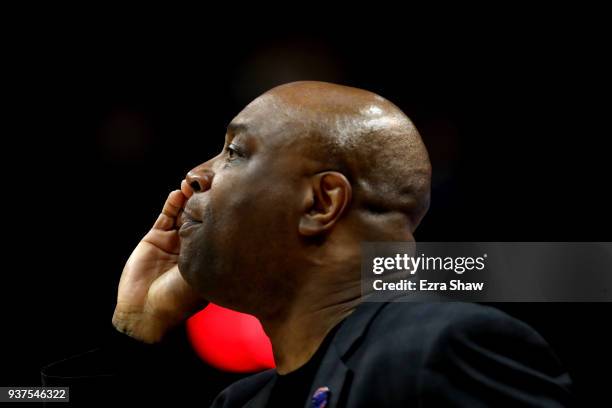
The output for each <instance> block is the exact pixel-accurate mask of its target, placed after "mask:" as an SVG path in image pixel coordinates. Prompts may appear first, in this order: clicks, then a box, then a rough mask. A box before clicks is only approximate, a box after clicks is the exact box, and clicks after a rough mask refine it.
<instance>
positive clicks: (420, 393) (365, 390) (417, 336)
mask: <svg viewBox="0 0 612 408" xmlns="http://www.w3.org/2000/svg"><path fill="white" fill-rule="evenodd" d="M276 377H277V374H276V373H275V371H274V370H268V371H264V372H261V373H259V374H256V375H253V376H251V377H247V378H245V379H242V380H240V381H238V382H237V383H235V384H232V385H231V386H229V387H228V388H227V389H225V390H224V391H223V392H222V393H221V394H220V395H219V396H218V397H217V399H216V400H215V402H214V403H213V407H215V408H221V407H223V408H230V407H231V408H233V407H249V408H258V407H265V406H266V402H267V400H268V397H269V395H270V392H271V389H272V387H273V385H274V382H275V381H276ZM323 386H327V387H329V389H330V392H331V393H330V396H329V401H328V404H327V408H335V407H351V408H361V407H368V408H370V407H471V408H473V407H506V406H512V407H522V406H529V407H559V406H569V405H570V404H571V394H570V386H571V380H570V377H569V375H568V373H567V372H566V371H565V370H564V369H563V367H562V366H561V364H560V362H559V360H558V359H557V357H556V356H555V355H554V353H553V352H552V350H551V349H550V347H549V346H548V344H547V343H546V342H545V341H544V339H543V338H542V337H541V336H540V335H539V334H538V333H537V332H536V331H534V330H533V329H532V328H530V327H529V326H527V325H526V324H524V323H523V322H521V321H518V320H516V319H514V318H512V317H510V316H508V315H507V314H505V313H503V312H501V311H499V310H497V309H494V308H492V307H488V306H482V305H477V304H469V303H410V302H394V303H363V304H362V305H361V306H359V307H358V308H357V310H356V311H355V312H354V313H353V314H351V315H350V316H349V317H348V318H347V319H346V320H345V321H344V323H343V324H342V326H341V327H340V329H339V330H338V331H337V333H336V334H335V336H334V338H333V340H332V342H331V344H330V346H329V348H328V349H327V351H326V353H325V355H324V357H323V360H322V363H321V366H320V367H319V369H318V372H317V374H316V376H315V379H314V382H313V383H312V384H311V387H310V393H309V396H312V395H313V393H314V392H315V390H316V389H318V388H319V387H323ZM311 406H312V405H311V402H310V399H309V400H308V401H305V404H304V407H311Z"/></svg>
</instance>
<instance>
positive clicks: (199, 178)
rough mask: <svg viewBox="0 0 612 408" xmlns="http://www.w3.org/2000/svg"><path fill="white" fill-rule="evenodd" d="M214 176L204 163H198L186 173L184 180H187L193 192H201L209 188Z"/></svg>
mask: <svg viewBox="0 0 612 408" xmlns="http://www.w3.org/2000/svg"><path fill="white" fill-rule="evenodd" d="M214 176H215V174H214V173H213V171H212V170H210V169H209V168H208V167H205V166H204V165H200V166H198V167H196V168H194V169H191V170H190V171H189V173H187V176H186V177H185V181H187V184H188V185H189V187H191V188H192V190H193V192H194V193H202V192H204V191H207V190H208V189H210V186H211V184H212V181H213V178H214Z"/></svg>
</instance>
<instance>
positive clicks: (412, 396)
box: [113, 82, 570, 407]
mask: <svg viewBox="0 0 612 408" xmlns="http://www.w3.org/2000/svg"><path fill="white" fill-rule="evenodd" d="M430 175H431V168H430V164H429V159H428V155H427V151H426V149H425V147H424V145H423V143H422V141H421V138H420V136H419V133H418V131H417V130H416V128H415V127H414V125H413V124H412V122H411V121H410V120H409V119H408V118H407V117H406V116H405V115H404V114H403V113H402V112H401V111H400V110H399V109H398V108H397V107H396V106H395V105H393V104H392V103H391V102H389V101H387V100H386V99H384V98H382V97H380V96H378V95H375V94H373V93H371V92H368V91H364V90H360V89H355V88H349V87H345V86H339V85H334V84H329V83H322V82H296V83H290V84H286V85H283V86H279V87H277V88H274V89H272V90H270V91H268V92H266V93H265V94H263V95H262V96H260V97H258V98H257V99H255V100H254V101H253V102H252V103H250V104H249V105H248V106H247V107H246V108H245V109H244V110H243V111H242V112H240V114H238V116H236V117H235V118H234V119H233V120H232V122H231V123H230V124H229V126H228V129H227V134H226V139H225V145H224V148H223V151H222V152H221V153H219V155H217V156H216V157H214V158H212V159H210V160H209V161H207V162H205V163H202V164H201V165H199V166H197V167H195V168H194V169H193V170H191V171H190V172H189V173H188V174H187V176H186V178H185V180H183V182H182V184H181V188H180V190H176V191H173V192H171V193H170V195H169V196H168V199H167V201H166V203H165V204H164V207H163V210H162V212H161V214H160V215H159V218H158V219H157V221H156V222H155V224H154V226H153V228H152V229H151V231H149V233H148V234H147V235H146V236H145V237H144V238H143V240H142V241H141V242H140V243H139V244H138V246H137V247H136V249H135V250H134V252H133V253H132V255H131V256H130V258H129V260H128V262H127V264H126V265H125V269H124V271H123V274H122V276H121V281H120V283H119V290H118V297H117V305H116V309H115V313H114V316H113V324H114V326H115V327H116V329H117V330H118V331H120V332H122V333H124V334H126V335H127V336H129V337H131V338H133V339H136V340H138V341H140V342H143V343H160V342H161V343H163V342H164V341H165V340H164V338H165V337H166V335H167V334H168V333H169V332H170V331H171V330H172V328H174V327H177V326H178V325H180V323H181V322H182V321H184V320H185V319H186V318H187V317H188V316H190V315H191V314H192V313H193V312H194V311H196V310H198V309H200V308H201V307H202V306H204V305H205V304H206V302H207V301H210V302H214V303H216V304H219V305H221V306H225V307H228V308H231V309H234V310H237V311H241V312H246V313H250V314H253V315H255V316H256V317H258V318H259V320H260V321H261V323H262V325H263V327H264V330H265V332H266V334H267V335H268V336H269V337H270V340H271V343H272V348H273V353H274V359H275V362H276V369H274V370H268V371H265V372H262V373H259V374H256V375H254V376H251V377H248V378H246V379H243V380H241V381H239V382H237V383H235V384H233V385H231V386H230V387H229V388H227V389H226V390H225V391H223V392H222V393H221V395H219V397H218V398H217V399H216V400H215V402H214V403H213V406H214V407H242V406H248V407H264V406H284V407H300V406H304V407H309V406H317V407H323V406H327V407H340V406H346V407H373V406H388V407H396V406H398V407H399V406H402V407H403V406H423V407H426V406H436V407H438V406H465V407H475V406H493V405H494V406H566V405H568V404H569V403H570V394H569V391H568V390H569V387H570V379H569V376H568V374H567V373H566V372H565V371H564V369H563V368H562V367H561V365H560V364H559V362H558V360H557V358H556V357H555V356H554V354H553V353H552V352H551V350H550V348H549V347H548V345H547V344H546V342H545V341H544V340H543V339H542V338H541V337H540V336H539V335H538V334H537V333H536V332H535V331H534V330H533V329H531V328H529V327H528V326H526V325H525V324H523V323H521V322H519V321H517V320H514V319H513V318H511V317H509V316H507V315H505V314H503V313H502V312H500V311H497V310H496V309H493V308H488V307H484V306H478V305H474V304H466V303H367V302H362V293H361V285H360V256H361V253H360V244H361V242H363V241H414V238H413V233H414V231H415V229H416V228H417V226H418V225H419V223H420V221H421V219H422V218H423V216H424V215H425V213H426V211H427V208H428V205H429V187H430ZM203 386H205V385H203Z"/></svg>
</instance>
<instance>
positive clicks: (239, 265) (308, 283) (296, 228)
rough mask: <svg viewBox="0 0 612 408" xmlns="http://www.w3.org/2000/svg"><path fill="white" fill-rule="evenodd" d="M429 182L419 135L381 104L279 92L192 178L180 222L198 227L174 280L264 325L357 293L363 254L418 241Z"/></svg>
mask: <svg viewBox="0 0 612 408" xmlns="http://www.w3.org/2000/svg"><path fill="white" fill-rule="evenodd" d="M430 174H431V168H430V165H429V159H428V156H427V150H426V149H425V146H424V145H423V143H422V141H421V138H420V136H419V133H418V132H417V130H416V129H415V127H414V125H413V124H412V122H411V121H410V120H409V119H408V118H407V117H406V115H404V114H403V113H402V112H401V111H400V110H399V109H398V108H397V107H396V106H395V105H393V104H392V103H391V102H389V101H387V100H386V99H384V98H382V97H380V96H378V95H376V94H373V93H371V92H368V91H364V90H361V89H355V88H350V87H346V86H340V85H334V84H329V83H323V82H295V83H290V84H286V85H283V86H279V87H277V88H274V89H272V90H270V91H268V92H266V93H265V94H263V95H261V96H260V97H258V98H256V99H255V100H254V101H253V102H251V103H250V104H249V105H248V106H247V107H245V108H244V109H243V110H242V111H241V112H240V113H239V114H238V115H237V116H236V117H235V118H234V119H233V120H232V121H231V123H230V124H229V126H228V129H227V133H226V135H225V143H224V147H223V150H222V151H221V152H220V153H219V154H218V155H217V156H215V157H213V158H211V159H210V160H208V161H206V162H204V163H201V164H200V165H198V166H197V167H195V168H194V169H192V170H191V171H190V172H189V173H188V174H187V177H186V180H187V183H188V185H189V186H191V187H192V188H193V189H194V191H195V194H193V196H192V197H191V198H190V199H189V201H188V202H187V204H186V207H185V212H186V213H188V214H190V217H191V218H192V219H193V220H195V221H197V222H198V224H197V228H193V229H191V230H190V232H189V234H187V233H185V234H183V236H182V237H181V255H180V261H179V269H180V271H181V274H182V276H183V277H184V278H185V279H186V280H187V282H189V283H190V284H191V285H192V286H193V287H195V288H197V290H198V291H199V292H200V293H201V294H202V295H203V296H204V297H206V298H207V299H209V300H211V301H213V302H216V303H218V304H220V305H226V306H228V307H231V308H234V309H236V310H242V311H250V312H255V311H257V312H258V313H260V314H262V313H270V314H273V313H276V312H279V310H280V309H279V308H282V304H283V301H281V299H280V297H279V296H281V295H280V294H284V296H285V297H284V298H283V299H284V300H285V301H286V302H291V299H294V298H295V297H296V296H297V295H298V294H299V293H300V292H301V291H302V290H304V291H305V293H306V292H308V288H309V287H310V288H312V287H319V284H323V283H322V282H323V281H325V282H327V283H326V284H330V280H335V281H336V282H340V285H341V286H342V285H344V284H345V283H346V284H348V285H349V286H350V287H351V288H353V289H355V290H356V289H358V287H359V285H356V282H359V268H358V267H355V265H353V263H354V262H357V259H358V256H357V254H358V252H359V249H360V243H361V242H362V241H410V240H413V239H414V238H413V236H412V233H413V231H414V230H415V229H416V227H417V225H418V224H419V222H420V221H421V218H422V217H423V215H424V214H425V212H426V211H427V208H428V204H429V186H430ZM236 254H240V256H236ZM244 282H248V283H249V285H244ZM230 288H231V289H230ZM251 288H257V290H251ZM304 288H306V289H304ZM270 298H275V299H276V300H277V302H273V303H274V304H270V302H268V299H270ZM266 308H268V309H269V308H271V309H274V310H267V311H264V309H266Z"/></svg>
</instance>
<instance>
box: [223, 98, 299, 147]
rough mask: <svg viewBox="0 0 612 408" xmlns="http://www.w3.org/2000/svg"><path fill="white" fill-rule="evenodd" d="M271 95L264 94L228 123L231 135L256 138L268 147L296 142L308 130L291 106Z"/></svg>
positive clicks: (228, 131)
mask: <svg viewBox="0 0 612 408" xmlns="http://www.w3.org/2000/svg"><path fill="white" fill-rule="evenodd" d="M275 99H276V98H273V97H270V96H269V95H263V96H261V97H259V98H257V99H255V100H254V101H253V102H251V103H250V104H249V105H247V106H246V107H245V108H244V109H243V110H242V111H241V112H240V113H239V114H238V115H236V117H235V118H234V119H232V121H231V122H230V123H229V124H228V126H227V133H228V136H230V137H231V138H233V137H238V136H243V137H246V138H249V139H256V141H257V143H258V145H261V146H266V147H274V146H284V145H287V144H293V143H295V142H297V141H298V139H300V137H299V136H300V135H301V134H304V133H307V132H306V131H307V130H308V129H307V126H306V124H305V123H304V122H303V121H300V120H298V119H297V118H296V117H295V115H294V113H293V112H291V110H290V108H289V107H288V106H286V104H283V103H282V102H281V101H278V100H275Z"/></svg>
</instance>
